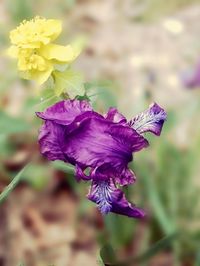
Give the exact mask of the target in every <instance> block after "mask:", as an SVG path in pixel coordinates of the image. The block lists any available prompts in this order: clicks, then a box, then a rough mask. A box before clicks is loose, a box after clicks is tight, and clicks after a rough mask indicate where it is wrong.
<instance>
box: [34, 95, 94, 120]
mask: <svg viewBox="0 0 200 266" xmlns="http://www.w3.org/2000/svg"><path fill="white" fill-rule="evenodd" d="M87 111H92V107H91V106H90V104H89V103H88V102H87V101H79V100H65V101H60V102H58V103H56V104H54V105H52V106H51V107H49V108H47V109H46V110H45V111H44V112H37V113H36V114H37V116H38V117H40V118H42V119H44V120H51V121H54V122H55V123H57V124H61V125H69V124H70V123H72V122H73V120H74V119H75V118H76V117H77V116H78V115H81V114H83V113H84V112H87Z"/></svg>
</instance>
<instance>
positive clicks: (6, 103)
mask: <svg viewBox="0 0 200 266" xmlns="http://www.w3.org/2000/svg"><path fill="white" fill-rule="evenodd" d="M35 15H40V16H44V17H47V18H57V19H61V20H62V21H63V32H62V34H61V38H60V43H63V44H65V43H67V42H68V41H70V40H71V39H73V38H74V37H76V36H79V35H82V34H86V35H87V36H88V44H87V47H86V49H85V50H84V51H83V53H82V54H81V56H80V57H79V58H78V60H77V61H76V63H75V64H74V68H75V69H77V70H79V71H81V72H82V73H83V74H84V77H85V81H86V82H89V84H88V90H89V91H90V90H91V100H92V104H93V106H94V108H95V109H96V110H98V111H100V112H105V111H106V110H107V109H108V107H109V106H118V108H119V110H120V111H121V112H122V113H123V114H124V115H125V116H126V117H127V118H131V117H133V116H134V115H135V114H136V113H138V112H140V111H143V110H144V109H146V108H147V107H148V105H149V104H150V103H151V102H153V101H155V102H157V103H158V104H159V105H161V106H162V107H163V108H164V109H165V110H167V112H168V120H167V121H166V123H165V125H164V128H163V132H162V134H161V136H160V137H159V138H156V137H155V136H153V137H152V136H150V135H147V138H148V139H149V141H150V144H151V145H150V147H149V148H148V149H145V150H143V151H141V152H140V153H138V154H135V156H134V162H133V164H132V165H131V167H132V169H133V170H134V172H135V173H136V176H137V182H136V183H135V185H133V186H131V187H129V188H128V189H127V188H125V193H126V194H127V195H128V197H129V199H130V200H131V201H133V202H135V203H136V204H137V205H138V206H140V207H142V208H144V209H145V210H146V212H147V218H146V219H144V220H142V221H140V220H134V219H129V218H126V217H123V216H115V215H112V214H111V215H108V216H106V217H102V216H101V215H100V214H99V212H98V210H97V209H96V206H95V205H94V204H93V203H91V202H89V201H88V200H87V199H86V197H85V195H86V194H87V189H88V185H87V184H84V183H80V184H77V183H76V181H74V177H73V168H72V167H70V166H68V165H65V164H63V163H61V162H54V163H50V162H48V161H46V160H45V159H44V158H42V156H41V155H40V153H39V147H38V144H37V133H38V129H39V127H40V121H39V119H37V118H36V117H35V111H38V110H41V109H43V108H44V106H45V105H47V106H48V105H50V104H51V101H52V97H50V96H48V91H46V92H42V96H41V95H40V96H38V94H37V87H36V84H35V83H31V82H27V81H24V80H21V79H20V78H19V76H18V73H17V69H16V64H15V63H14V62H13V61H12V60H9V59H8V58H6V57H5V55H4V51H5V49H6V48H7V47H8V46H9V45H10V44H9V31H10V30H11V29H13V28H15V27H16V26H17V25H18V24H19V22H21V21H22V20H23V19H29V18H32V17H34V16H35ZM199 22H200V1H198V0H168V1H161V0H160V1H159V0H123V1H122V0H107V1H106V0H54V1H47V0H43V1H41V0H27V1H26V0H1V1H0V48H1V61H0V78H1V82H0V191H3V189H4V188H5V186H6V185H8V184H9V182H10V181H11V180H12V178H13V177H14V176H15V175H16V174H17V173H18V172H19V171H20V170H21V169H22V168H23V167H24V166H25V165H26V164H27V163H28V162H29V161H30V162H31V163H30V165H29V167H28V168H27V169H26V170H25V172H24V173H23V174H22V176H21V181H20V183H19V184H18V186H17V187H16V189H15V190H14V191H12V193H11V194H10V195H9V196H8V198H7V199H6V201H5V202H4V203H2V204H1V205H0V266H16V265H18V266H19V265H21V266H22V265H23V266H50V265H51V266H53V265H54V266H86V265H87V266H96V265H130V266H132V265H144V266H145V265H150V266H165V265H166V266H174V265H175V266H176V265H184V266H190V265H191V266H193V265H194V266H197V265H200V180H199V170H200V165H199V156H200V149H199V148H200V91H199V88H200V67H199V66H198V62H199V60H200V42H199V40H200V39H199V36H200V27H199ZM198 67H199V69H198ZM55 100H56V99H54V101H55ZM102 247H103V248H102ZM100 250H101V252H100V255H99V251H100ZM127 259H128V261H126V264H120V263H119V261H123V260H124V261H125V260H127Z"/></svg>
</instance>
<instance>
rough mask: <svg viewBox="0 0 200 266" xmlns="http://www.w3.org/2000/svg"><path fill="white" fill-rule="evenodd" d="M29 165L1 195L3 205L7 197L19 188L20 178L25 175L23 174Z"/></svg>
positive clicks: (0, 201)
mask: <svg viewBox="0 0 200 266" xmlns="http://www.w3.org/2000/svg"><path fill="white" fill-rule="evenodd" d="M28 165H29V164H27V165H26V166H25V167H24V168H23V169H22V170H21V171H20V172H19V173H18V174H17V175H16V176H15V177H14V178H13V180H12V181H11V182H10V184H9V185H8V186H7V187H6V188H5V189H4V190H3V192H2V193H1V194H0V203H2V202H3V201H4V200H5V199H6V198H7V196H8V195H9V194H10V192H11V191H12V190H13V189H14V188H15V187H16V186H17V184H18V183H19V181H20V178H21V176H22V174H23V172H24V171H25V169H27V166H28Z"/></svg>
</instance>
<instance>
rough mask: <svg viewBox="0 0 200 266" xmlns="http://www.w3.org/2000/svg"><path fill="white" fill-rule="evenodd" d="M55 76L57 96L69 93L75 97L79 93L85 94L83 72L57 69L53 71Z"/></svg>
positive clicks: (71, 96)
mask: <svg viewBox="0 0 200 266" xmlns="http://www.w3.org/2000/svg"><path fill="white" fill-rule="evenodd" d="M53 77H54V82H55V93H56V95H57V96H60V95H61V94H62V93H67V94H68V95H69V97H70V98H75V97H76V96H77V95H79V96H83V95H84V94H85V89H84V86H83V76H82V74H80V73H78V72H75V71H73V70H71V69H66V70H65V71H63V72H60V71H57V70H56V71H54V72H53Z"/></svg>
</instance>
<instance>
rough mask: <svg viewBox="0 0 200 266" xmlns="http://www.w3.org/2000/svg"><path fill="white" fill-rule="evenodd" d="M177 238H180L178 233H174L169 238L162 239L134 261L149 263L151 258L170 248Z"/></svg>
mask: <svg viewBox="0 0 200 266" xmlns="http://www.w3.org/2000/svg"><path fill="white" fill-rule="evenodd" d="M177 237H178V233H173V234H170V235H169V236H166V237H164V238H162V239H161V240H160V241H158V242H157V243H155V244H154V245H153V246H152V247H150V248H149V249H148V250H147V251H146V252H144V253H143V254H142V255H140V256H138V257H135V259H134V261H137V262H142V261H147V260H148V259H149V258H151V257H153V256H154V255H156V254H157V253H158V252H160V251H161V250H164V249H165V248H169V247H170V246H171V245H172V243H173V241H174V240H175V239H176V238H177Z"/></svg>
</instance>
